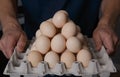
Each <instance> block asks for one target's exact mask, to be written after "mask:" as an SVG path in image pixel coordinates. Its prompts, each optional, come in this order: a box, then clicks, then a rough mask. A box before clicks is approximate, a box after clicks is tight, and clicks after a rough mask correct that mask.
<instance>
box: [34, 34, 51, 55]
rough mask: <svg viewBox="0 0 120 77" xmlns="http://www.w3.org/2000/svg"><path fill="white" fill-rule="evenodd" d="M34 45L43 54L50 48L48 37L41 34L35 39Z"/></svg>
mask: <svg viewBox="0 0 120 77" xmlns="http://www.w3.org/2000/svg"><path fill="white" fill-rule="evenodd" d="M35 46H36V49H37V50H38V51H40V53H41V54H45V53H47V52H48V51H49V49H50V39H49V38H48V37H46V36H44V35H41V36H40V37H39V38H38V39H36V41H35Z"/></svg>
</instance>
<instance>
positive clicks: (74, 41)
mask: <svg viewBox="0 0 120 77" xmlns="http://www.w3.org/2000/svg"><path fill="white" fill-rule="evenodd" d="M66 46H67V49H68V50H70V51H71V52H73V53H77V52H78V51H79V50H80V49H81V48H82V43H81V41H80V40H79V39H78V38H77V37H70V38H69V39H67V42H66Z"/></svg>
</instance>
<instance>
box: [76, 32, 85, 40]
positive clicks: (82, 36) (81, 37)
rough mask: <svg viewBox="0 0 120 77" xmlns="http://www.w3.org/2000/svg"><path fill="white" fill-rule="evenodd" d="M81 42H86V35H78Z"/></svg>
mask: <svg viewBox="0 0 120 77" xmlns="http://www.w3.org/2000/svg"><path fill="white" fill-rule="evenodd" d="M76 37H77V38H78V39H79V40H80V41H82V42H84V41H85V38H84V35H83V34H82V33H80V32H78V33H77V36H76Z"/></svg>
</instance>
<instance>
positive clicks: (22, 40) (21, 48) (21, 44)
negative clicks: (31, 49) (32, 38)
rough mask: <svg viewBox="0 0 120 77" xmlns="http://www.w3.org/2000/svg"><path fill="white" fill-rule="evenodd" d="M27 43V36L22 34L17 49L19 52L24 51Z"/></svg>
mask: <svg viewBox="0 0 120 77" xmlns="http://www.w3.org/2000/svg"><path fill="white" fill-rule="evenodd" d="M26 43H27V38H26V37H25V36H23V35H21V36H20V38H19V40H18V42H17V46H16V50H17V51H19V52H22V51H24V48H25V46H26Z"/></svg>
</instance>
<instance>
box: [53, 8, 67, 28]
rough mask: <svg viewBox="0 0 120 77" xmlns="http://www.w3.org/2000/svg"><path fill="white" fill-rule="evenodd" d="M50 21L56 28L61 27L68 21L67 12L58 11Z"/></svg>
mask: <svg viewBox="0 0 120 77" xmlns="http://www.w3.org/2000/svg"><path fill="white" fill-rule="evenodd" d="M52 21H53V23H54V24H55V26H56V27H57V28H62V27H63V25H64V24H65V23H66V22H67V21H68V13H67V12H66V11H64V10H60V11H58V12H56V13H55V14H54V16H53V19H52Z"/></svg>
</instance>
